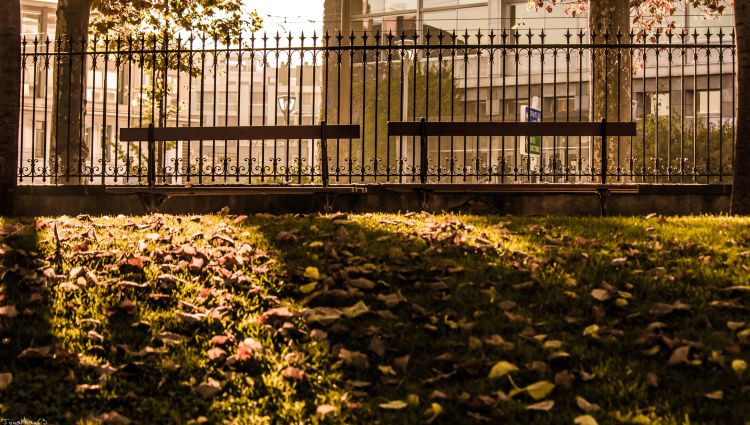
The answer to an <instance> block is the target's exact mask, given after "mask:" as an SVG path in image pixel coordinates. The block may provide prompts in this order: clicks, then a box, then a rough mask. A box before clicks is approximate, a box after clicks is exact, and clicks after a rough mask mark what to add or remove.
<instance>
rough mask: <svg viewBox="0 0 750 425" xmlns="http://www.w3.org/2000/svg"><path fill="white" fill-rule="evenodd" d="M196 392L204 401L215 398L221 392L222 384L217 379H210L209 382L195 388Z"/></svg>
mask: <svg viewBox="0 0 750 425" xmlns="http://www.w3.org/2000/svg"><path fill="white" fill-rule="evenodd" d="M195 392H196V393H198V395H199V396H200V397H201V398H204V399H210V398H214V397H215V396H216V395H218V394H219V393H220V392H221V384H220V383H219V381H217V380H215V379H212V378H208V381H206V382H204V383H202V384H200V385H198V386H197V387H196V388H195Z"/></svg>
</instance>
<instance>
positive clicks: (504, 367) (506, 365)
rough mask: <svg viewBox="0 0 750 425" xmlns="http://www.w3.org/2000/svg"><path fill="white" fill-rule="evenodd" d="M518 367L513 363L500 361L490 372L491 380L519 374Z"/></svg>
mask: <svg viewBox="0 0 750 425" xmlns="http://www.w3.org/2000/svg"><path fill="white" fill-rule="evenodd" d="M518 370H519V369H518V366H516V365H514V364H513V363H510V362H506V361H504V360H503V361H499V362H497V363H495V365H494V366H492V369H491V370H490V374H489V378H490V379H499V378H502V377H503V376H505V375H507V374H509V373H513V372H518Z"/></svg>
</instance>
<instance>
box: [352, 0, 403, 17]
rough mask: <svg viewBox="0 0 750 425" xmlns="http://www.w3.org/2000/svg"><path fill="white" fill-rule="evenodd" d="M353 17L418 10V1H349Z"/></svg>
mask: <svg viewBox="0 0 750 425" xmlns="http://www.w3.org/2000/svg"><path fill="white" fill-rule="evenodd" d="M349 1H351V13H352V15H367V14H369V13H384V12H400V11H403V10H416V9H417V0H349Z"/></svg>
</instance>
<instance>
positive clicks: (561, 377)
mask: <svg viewBox="0 0 750 425" xmlns="http://www.w3.org/2000/svg"><path fill="white" fill-rule="evenodd" d="M575 380H576V376H575V375H574V374H573V373H572V372H570V371H569V370H563V371H561V372H557V373H556V374H555V384H557V385H559V386H560V387H562V388H565V389H566V390H568V389H571V388H572V387H573V382H575Z"/></svg>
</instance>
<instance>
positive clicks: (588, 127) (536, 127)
mask: <svg viewBox="0 0 750 425" xmlns="http://www.w3.org/2000/svg"><path fill="white" fill-rule="evenodd" d="M606 126H607V135H608V136H635V135H636V125H635V123H634V122H607V124H606ZM421 132H422V130H421V127H420V122H419V121H389V122H388V135H389V136H420V135H421ZM425 134H426V135H427V136H600V135H601V134H602V123H600V122H445V121H441V122H435V121H433V122H430V121H427V122H425Z"/></svg>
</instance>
